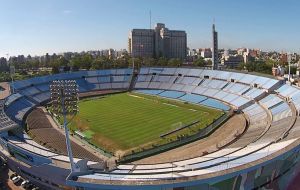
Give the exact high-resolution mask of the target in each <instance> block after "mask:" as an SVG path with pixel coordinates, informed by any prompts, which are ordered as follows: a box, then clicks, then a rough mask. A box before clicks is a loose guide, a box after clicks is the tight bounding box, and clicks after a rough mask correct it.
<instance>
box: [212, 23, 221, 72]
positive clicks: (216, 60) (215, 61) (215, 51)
mask: <svg viewBox="0 0 300 190" xmlns="http://www.w3.org/2000/svg"><path fill="white" fill-rule="evenodd" d="M212 40H213V47H212V69H213V70H215V69H218V65H219V53H218V32H217V31H216V30H215V24H213V26H212Z"/></svg>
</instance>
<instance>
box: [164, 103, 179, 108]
mask: <svg viewBox="0 0 300 190" xmlns="http://www.w3.org/2000/svg"><path fill="white" fill-rule="evenodd" d="M163 104H165V105H168V106H173V107H178V106H176V105H173V104H168V103H163Z"/></svg>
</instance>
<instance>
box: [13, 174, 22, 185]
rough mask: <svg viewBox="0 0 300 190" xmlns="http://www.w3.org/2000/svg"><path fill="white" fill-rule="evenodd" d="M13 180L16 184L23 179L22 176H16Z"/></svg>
mask: <svg viewBox="0 0 300 190" xmlns="http://www.w3.org/2000/svg"><path fill="white" fill-rule="evenodd" d="M11 180H12V182H13V183H14V184H16V183H18V182H19V181H20V180H21V176H19V175H18V176H16V177H13V178H12V179H11Z"/></svg>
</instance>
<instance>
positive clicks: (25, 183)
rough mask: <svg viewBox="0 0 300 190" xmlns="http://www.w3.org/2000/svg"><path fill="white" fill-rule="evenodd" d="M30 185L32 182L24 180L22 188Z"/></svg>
mask: <svg viewBox="0 0 300 190" xmlns="http://www.w3.org/2000/svg"><path fill="white" fill-rule="evenodd" d="M29 183H30V182H29V181H28V180H24V181H23V182H22V183H21V186H22V187H26V186H28V184H29Z"/></svg>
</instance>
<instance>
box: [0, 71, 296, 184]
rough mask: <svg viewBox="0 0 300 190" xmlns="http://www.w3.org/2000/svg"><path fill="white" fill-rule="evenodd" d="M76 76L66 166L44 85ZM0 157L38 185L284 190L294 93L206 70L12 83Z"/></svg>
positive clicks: (1, 111)
mask: <svg viewBox="0 0 300 190" xmlns="http://www.w3.org/2000/svg"><path fill="white" fill-rule="evenodd" d="M54 80H75V81H76V83H77V85H78V89H79V98H80V100H79V104H78V105H79V113H78V114H77V115H76V116H75V117H73V118H71V117H68V119H69V128H70V131H71V136H70V139H71V145H72V150H73V156H74V160H75V162H76V167H77V168H78V170H76V171H74V172H71V171H70V161H69V157H68V156H67V150H66V149H67V148H66V144H65V136H64V135H65V134H64V132H63V130H62V128H61V118H60V117H59V116H57V115H55V114H53V113H52V111H51V98H50V88H49V86H50V84H51V83H52V81H54ZM10 86H11V89H12V90H11V91H13V93H11V94H10V95H8V96H7V97H6V98H5V99H2V100H1V101H0V126H1V127H0V145H1V146H0V149H1V151H0V156H1V157H2V158H4V159H5V161H6V163H7V165H8V166H9V167H10V168H11V169H12V170H13V171H15V172H17V173H18V174H19V175H22V176H24V177H26V178H27V179H29V180H30V181H32V182H33V183H36V184H38V185H39V186H41V187H43V188H44V189H80V190H81V189H82V190H83V189H84V190H96V189H103V190H113V189H122V190H123V189H124V190H126V189H153V190H156V189H160V190H194V189H204V190H205V189H260V188H265V189H268V188H269V189H285V188H286V187H287V185H288V181H289V180H291V176H292V175H293V172H294V170H295V169H296V168H297V167H298V165H299V150H300V139H299V138H300V118H299V109H300V89H299V88H297V87H296V86H293V85H290V84H286V83H285V81H281V80H277V79H274V78H269V77H265V76H257V75H251V74H246V73H239V72H232V71H222V70H210V69H204V68H183V67H182V68H158V67H157V68H154V67H142V68H140V69H138V70H134V69H131V68H126V69H110V70H97V71H79V72H72V73H61V74H56V75H49V76H44V77H37V78H31V79H28V80H22V81H16V82H14V83H11V84H10Z"/></svg>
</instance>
